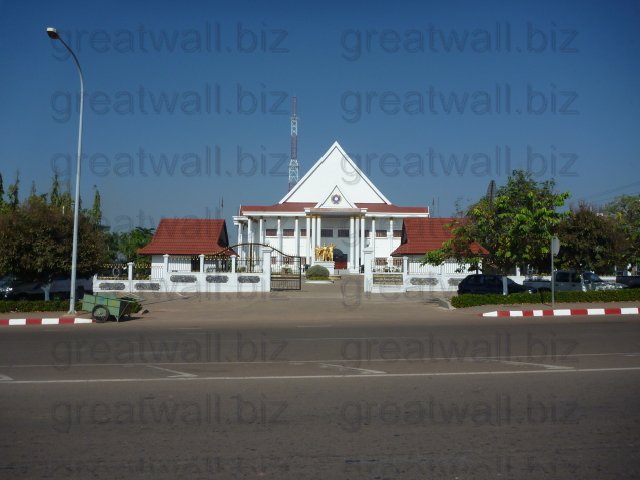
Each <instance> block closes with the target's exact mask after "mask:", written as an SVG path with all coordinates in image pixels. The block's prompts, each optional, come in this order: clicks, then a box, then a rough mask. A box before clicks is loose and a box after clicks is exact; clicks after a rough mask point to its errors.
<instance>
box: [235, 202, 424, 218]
mask: <svg viewBox="0 0 640 480" xmlns="http://www.w3.org/2000/svg"><path fill="white" fill-rule="evenodd" d="M316 205H317V204H316V203H308V202H284V203H277V204H275V205H243V206H242V207H240V214H241V215H244V214H245V213H247V212H300V213H303V212H304V209H305V208H313V207H315V206H316ZM355 206H356V207H357V208H366V209H367V211H368V212H372V213H424V214H426V213H429V208H428V207H400V206H398V205H388V204H386V203H357V204H356V205H355Z"/></svg>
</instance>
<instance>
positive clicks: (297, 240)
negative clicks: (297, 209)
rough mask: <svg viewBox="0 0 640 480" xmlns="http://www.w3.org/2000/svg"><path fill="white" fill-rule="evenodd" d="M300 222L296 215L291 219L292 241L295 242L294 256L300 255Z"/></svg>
mask: <svg viewBox="0 0 640 480" xmlns="http://www.w3.org/2000/svg"><path fill="white" fill-rule="evenodd" d="M299 227H300V223H299V222H298V217H296V218H295V220H294V221H293V237H294V240H293V241H294V243H295V244H296V256H297V257H299V256H300V228H299Z"/></svg>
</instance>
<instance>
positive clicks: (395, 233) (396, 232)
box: [393, 230, 402, 238]
mask: <svg viewBox="0 0 640 480" xmlns="http://www.w3.org/2000/svg"><path fill="white" fill-rule="evenodd" d="M393 237H394V238H402V230H394V231H393Z"/></svg>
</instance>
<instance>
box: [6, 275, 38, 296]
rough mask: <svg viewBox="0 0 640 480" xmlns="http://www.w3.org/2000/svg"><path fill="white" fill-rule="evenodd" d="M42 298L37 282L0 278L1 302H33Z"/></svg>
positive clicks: (11, 277) (8, 277) (10, 277)
mask: <svg viewBox="0 0 640 480" xmlns="http://www.w3.org/2000/svg"><path fill="white" fill-rule="evenodd" d="M43 296H44V294H43V292H42V289H41V288H40V284H39V283H38V282H28V281H24V280H19V279H18V278H16V277H13V276H7V277H1V278H0V299H2V300H35V299H38V298H41V297H43Z"/></svg>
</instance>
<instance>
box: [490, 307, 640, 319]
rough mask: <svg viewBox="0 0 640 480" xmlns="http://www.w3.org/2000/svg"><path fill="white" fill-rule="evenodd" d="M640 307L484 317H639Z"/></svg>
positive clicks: (507, 312) (498, 313) (511, 312)
mask: <svg viewBox="0 0 640 480" xmlns="http://www.w3.org/2000/svg"><path fill="white" fill-rule="evenodd" d="M639 314H640V307H622V308H620V307H616V308H556V309H555V310H498V311H493V312H485V313H483V314H482V316H483V317H569V316H573V315H639Z"/></svg>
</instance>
